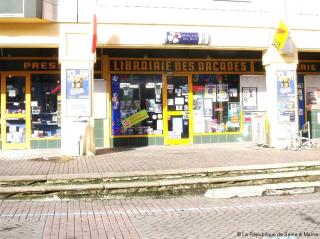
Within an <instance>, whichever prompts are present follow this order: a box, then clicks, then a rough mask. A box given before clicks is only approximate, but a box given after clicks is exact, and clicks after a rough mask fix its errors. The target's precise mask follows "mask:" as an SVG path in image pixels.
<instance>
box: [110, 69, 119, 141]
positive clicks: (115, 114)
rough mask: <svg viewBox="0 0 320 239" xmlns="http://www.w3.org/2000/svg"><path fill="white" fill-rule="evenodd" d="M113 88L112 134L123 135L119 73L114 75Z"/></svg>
mask: <svg viewBox="0 0 320 239" xmlns="http://www.w3.org/2000/svg"><path fill="white" fill-rule="evenodd" d="M111 88H112V89H111V92H112V96H111V109H112V114H111V116H112V135H121V112H120V100H119V98H120V79H119V76H118V75H112V81H111Z"/></svg>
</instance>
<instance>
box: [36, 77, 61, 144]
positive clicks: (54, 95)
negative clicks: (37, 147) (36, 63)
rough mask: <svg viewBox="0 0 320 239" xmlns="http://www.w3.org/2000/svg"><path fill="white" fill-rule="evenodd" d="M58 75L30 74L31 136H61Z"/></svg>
mask: <svg viewBox="0 0 320 239" xmlns="http://www.w3.org/2000/svg"><path fill="white" fill-rule="evenodd" d="M60 87H61V85H60V76H59V75H40V74H39V75H32V77H31V114H32V117H31V118H32V122H31V127H32V137H33V138H43V137H51V136H61V131H60V125H61V100H60V99H61V97H60Z"/></svg>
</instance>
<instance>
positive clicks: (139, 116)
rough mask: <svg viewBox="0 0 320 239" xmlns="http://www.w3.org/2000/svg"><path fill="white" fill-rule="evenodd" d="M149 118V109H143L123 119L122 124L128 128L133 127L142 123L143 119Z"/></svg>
mask: <svg viewBox="0 0 320 239" xmlns="http://www.w3.org/2000/svg"><path fill="white" fill-rule="evenodd" d="M147 118H149V115H148V113H147V111H146V110H141V111H139V112H138V113H135V114H134V115H131V116H130V117H128V118H126V119H124V120H122V121H121V124H122V125H123V128H125V129H127V128H130V127H132V126H133V125H136V124H138V123H140V122H141V121H143V120H145V119H147Z"/></svg>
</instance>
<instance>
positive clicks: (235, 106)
mask: <svg viewBox="0 0 320 239" xmlns="http://www.w3.org/2000/svg"><path fill="white" fill-rule="evenodd" d="M228 127H230V128H240V104H239V102H229V103H228Z"/></svg>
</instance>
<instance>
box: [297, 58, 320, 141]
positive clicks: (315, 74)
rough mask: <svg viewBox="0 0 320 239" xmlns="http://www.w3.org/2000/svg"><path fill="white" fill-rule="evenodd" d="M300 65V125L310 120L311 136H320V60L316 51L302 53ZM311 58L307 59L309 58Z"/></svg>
mask: <svg viewBox="0 0 320 239" xmlns="http://www.w3.org/2000/svg"><path fill="white" fill-rule="evenodd" d="M299 58H300V59H301V60H300V63H299V65H298V69H297V71H298V73H297V74H298V104H299V123H300V127H302V126H303V124H305V123H306V122H308V121H309V122H310V127H311V137H312V138H320V61H319V60H313V59H314V58H316V59H319V55H318V54H316V53H301V54H300V56H299ZM308 58H309V59H311V60H307V59H308Z"/></svg>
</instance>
